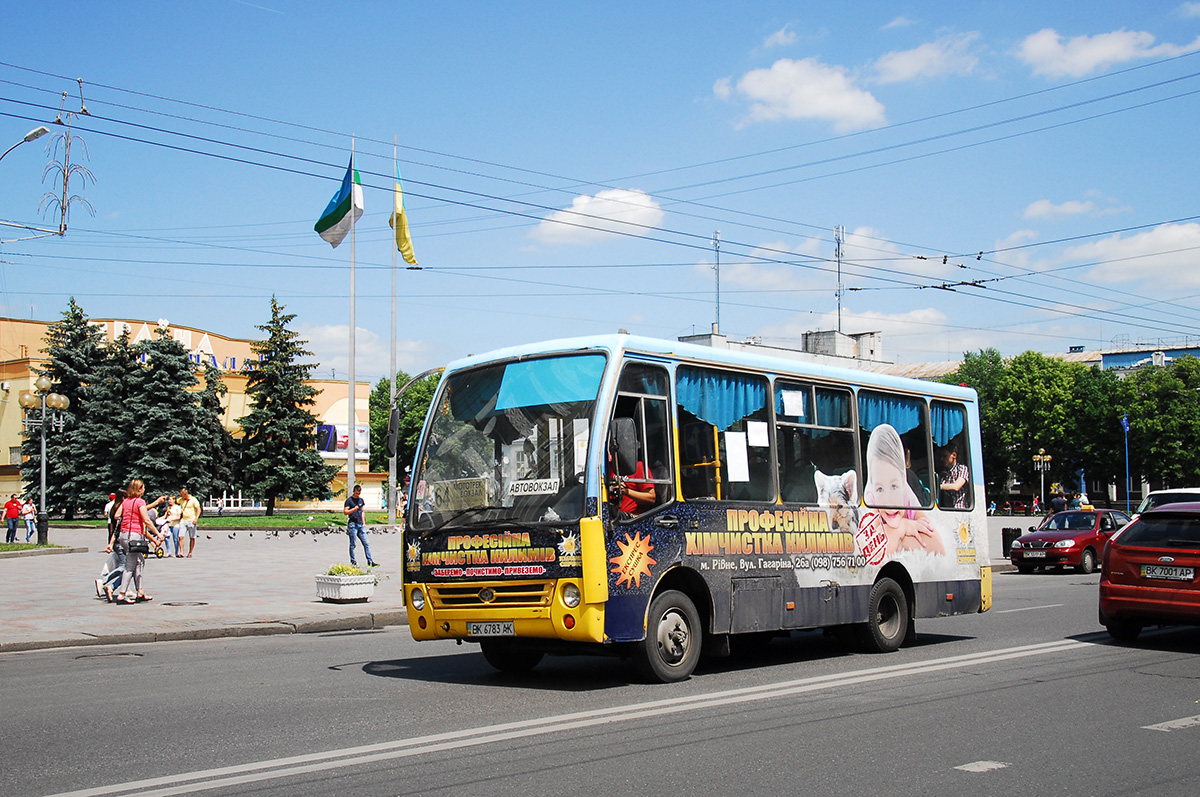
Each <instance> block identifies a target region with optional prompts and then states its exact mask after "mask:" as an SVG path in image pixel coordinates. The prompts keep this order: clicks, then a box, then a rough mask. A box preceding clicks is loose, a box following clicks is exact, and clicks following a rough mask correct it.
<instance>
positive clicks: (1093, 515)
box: [1008, 509, 1129, 573]
mask: <svg viewBox="0 0 1200 797" xmlns="http://www.w3.org/2000/svg"><path fill="white" fill-rule="evenodd" d="M1128 523H1129V516H1128V515H1126V514H1125V513H1124V512H1117V511H1115V510H1112V509H1095V510H1087V511H1084V510H1080V509H1071V510H1068V511H1066V512H1056V513H1055V514H1053V515H1050V516H1049V517H1048V518H1046V519H1045V520H1044V521H1042V525H1041V526H1038V527H1037V528H1036V529H1035V528H1032V527H1031V528H1030V529H1029V532H1030V533H1029V534H1025V535H1023V536H1021V537H1018V538H1017V539H1015V540H1013V544H1012V548H1011V549H1009V552H1008V556H1009V558H1010V559H1012V563H1013V564H1014V565H1016V566H1017V570H1019V571H1021V572H1022V573H1032V572H1033V571H1034V570H1036V569H1037V568H1039V567H1060V566H1062V565H1072V566H1074V567H1075V569H1076V570H1078V571H1079V572H1080V573H1091V572H1094V571H1095V569H1096V563H1097V562H1098V561H1099V560H1100V553H1101V552H1102V551H1103V550H1104V543H1106V542H1108V538H1109V537H1110V536H1112V534H1113V533H1114V532H1116V531H1118V530H1120V529H1122V528H1124V527H1125V526H1126V524H1128Z"/></svg>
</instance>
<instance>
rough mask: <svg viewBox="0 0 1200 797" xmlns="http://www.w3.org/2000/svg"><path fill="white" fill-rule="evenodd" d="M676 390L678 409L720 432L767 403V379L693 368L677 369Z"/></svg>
mask: <svg viewBox="0 0 1200 797" xmlns="http://www.w3.org/2000/svg"><path fill="white" fill-rule="evenodd" d="M675 390H676V392H677V394H678V397H679V406H681V407H683V408H684V409H685V410H687V411H688V412H690V413H691V414H692V415H695V416H696V417H697V418H699V419H700V420H702V421H704V422H705V423H708V424H712V425H713V426H715V427H717V429H718V430H719V431H722V432H723V431H725V430H726V429H728V428H729V427H730V426H732V425H733V424H735V423H737V422H738V421H740V420H741V419H742V418H745V417H746V416H747V415H752V414H753V413H755V412H758V411H759V410H760V409H762V408H763V407H764V406H766V403H767V385H766V380H763V379H758V378H754V377H749V376H740V375H738V374H726V373H720V372H715V371H701V370H699V369H696V368H680V369H679V371H678V376H677V378H676V382H675Z"/></svg>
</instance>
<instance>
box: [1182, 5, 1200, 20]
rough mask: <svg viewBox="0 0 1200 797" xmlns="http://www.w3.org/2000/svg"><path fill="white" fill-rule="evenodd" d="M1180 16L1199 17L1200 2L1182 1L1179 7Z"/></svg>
mask: <svg viewBox="0 0 1200 797" xmlns="http://www.w3.org/2000/svg"><path fill="white" fill-rule="evenodd" d="M1179 15H1180V16H1181V17H1200V3H1184V4H1183V5H1181V6H1180V7H1179Z"/></svg>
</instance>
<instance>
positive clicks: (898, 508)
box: [865, 424, 945, 555]
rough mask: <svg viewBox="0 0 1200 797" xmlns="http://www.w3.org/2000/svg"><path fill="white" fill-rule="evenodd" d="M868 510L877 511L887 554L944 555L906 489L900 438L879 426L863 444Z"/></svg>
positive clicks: (882, 425) (911, 494)
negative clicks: (918, 552) (884, 537)
mask: <svg viewBox="0 0 1200 797" xmlns="http://www.w3.org/2000/svg"><path fill="white" fill-rule="evenodd" d="M865 499H866V502H867V505H868V506H873V507H877V510H876V511H877V512H878V513H879V517H880V519H881V520H882V521H883V526H884V531H885V533H886V534H887V548H886V551H887V554H888V555H891V554H894V553H896V552H897V551H903V550H912V551H925V552H927V553H945V547H944V546H943V544H942V541H941V538H940V536H939V535H938V533H937V531H936V530H935V529H934V528H933V524H932V523H931V522H930V520H929V516H928V515H927V514H926V513H925V512H922V511H920V510H919V509H918V508H917V507H919V506H920V502H919V501H918V500H917V499H916V496H915V495H913V492H912V489H911V488H910V487H909V486H908V474H907V471H906V469H905V467H904V445H903V443H901V441H900V435H899V433H897V432H896V430H895V429H894V428H892V427H891V426H889V425H887V424H880V425H879V426H877V427H875V429H874V430H873V431H872V432H871V438H870V440H868V441H867V486H866V495H865Z"/></svg>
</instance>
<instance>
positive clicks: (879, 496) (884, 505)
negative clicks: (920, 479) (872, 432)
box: [866, 459, 908, 529]
mask: <svg viewBox="0 0 1200 797" xmlns="http://www.w3.org/2000/svg"><path fill="white" fill-rule="evenodd" d="M867 474H868V481H867V495H866V499H867V505H868V506H874V507H879V509H878V510H877V511H878V512H879V515H880V517H882V518H883V522H884V523H885V524H886V525H887V526H888V527H890V528H893V529H895V528H899V526H900V523H901V521H903V520H904V519H905V517H904V509H903V507H906V506H908V500H907V492H908V481H907V480H906V479H905V474H904V472H903V471H902V470H900V469H898V468H897V467H896V466H895V465H893V464H892V463H891V462H888V461H887V460H884V459H876V460H874V461H872V462H869V463H867Z"/></svg>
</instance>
